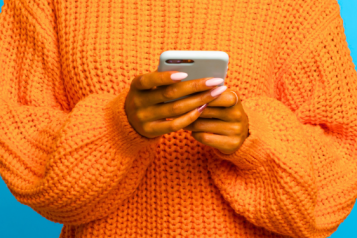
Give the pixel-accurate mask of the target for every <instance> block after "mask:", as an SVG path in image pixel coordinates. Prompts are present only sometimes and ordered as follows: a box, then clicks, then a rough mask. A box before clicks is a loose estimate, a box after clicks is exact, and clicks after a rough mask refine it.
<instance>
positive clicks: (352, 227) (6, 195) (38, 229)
mask: <svg viewBox="0 0 357 238" xmlns="http://www.w3.org/2000/svg"><path fill="white" fill-rule="evenodd" d="M338 3H339V4H340V8H341V16H342V19H343V22H344V28H345V34H346V37H347V43H348V47H349V49H350V50H351V56H352V58H353V62H354V64H355V65H356V60H357V26H356V24H357V14H356V12H357V1H356V0H338ZM3 5H4V2H3V0H0V7H2V6H3ZM0 12H1V11H0ZM356 176H357V175H356ZM355 207H356V206H355ZM0 212H1V214H0V232H1V234H0V237H1V238H20V237H29V238H32V237H33V238H35V237H36V238H42V237H45V238H58V237H59V235H60V233H61V229H62V225H61V224H58V223H54V222H51V221H49V220H47V219H45V218H43V217H42V216H40V215H39V214H37V213H36V212H35V211H33V210H32V209H31V208H30V207H28V206H25V205H22V204H21V203H19V202H17V200H16V199H15V198H14V196H13V195H12V194H11V193H10V191H9V190H8V189H7V187H6V184H5V183H4V181H3V180H2V179H1V178H0ZM356 226H357V208H354V209H353V210H352V212H351V214H350V215H349V216H348V217H347V219H346V220H345V221H344V222H343V223H342V224H341V225H340V226H339V228H338V229H337V231H336V232H335V233H334V234H333V235H332V236H330V237H331V238H342V237H343V238H350V237H351V238H352V237H357V229H356Z"/></svg>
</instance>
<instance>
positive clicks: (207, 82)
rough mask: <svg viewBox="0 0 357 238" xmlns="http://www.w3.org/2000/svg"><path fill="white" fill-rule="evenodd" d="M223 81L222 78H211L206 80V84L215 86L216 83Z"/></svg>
mask: <svg viewBox="0 0 357 238" xmlns="http://www.w3.org/2000/svg"><path fill="white" fill-rule="evenodd" d="M223 81H224V80H223V79H222V78H213V79H210V80H207V81H206V86H216V85H218V84H221V83H223Z"/></svg>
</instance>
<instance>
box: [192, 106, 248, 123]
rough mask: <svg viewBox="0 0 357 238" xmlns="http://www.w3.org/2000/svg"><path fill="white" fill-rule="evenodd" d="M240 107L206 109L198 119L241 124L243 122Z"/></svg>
mask: <svg viewBox="0 0 357 238" xmlns="http://www.w3.org/2000/svg"><path fill="white" fill-rule="evenodd" d="M242 111H243V108H242V106H241V105H237V106H234V107H229V108H225V107H224V108H223V107H206V108H205V110H203V112H202V114H201V115H200V116H199V118H212V119H219V120H222V121H225V122H241V121H242V120H243V113H242Z"/></svg>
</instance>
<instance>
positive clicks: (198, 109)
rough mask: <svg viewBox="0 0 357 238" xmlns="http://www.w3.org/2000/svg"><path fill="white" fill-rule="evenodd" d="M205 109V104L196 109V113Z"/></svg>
mask: <svg viewBox="0 0 357 238" xmlns="http://www.w3.org/2000/svg"><path fill="white" fill-rule="evenodd" d="M206 107H207V103H206V104H203V105H202V106H200V107H198V108H197V111H198V112H199V113H201V112H202V111H203V110H204V109H205V108H206Z"/></svg>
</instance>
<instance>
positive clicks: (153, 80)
mask: <svg viewBox="0 0 357 238" xmlns="http://www.w3.org/2000/svg"><path fill="white" fill-rule="evenodd" d="M176 73H180V72H178V71H164V72H158V71H157V70H156V71H154V72H150V73H146V74H141V75H138V76H136V77H135V78H134V79H133V81H132V82H131V87H134V89H136V90H149V89H152V88H154V87H157V86H162V85H170V84H174V83H177V82H178V81H179V80H173V79H171V75H173V74H176ZM186 77H187V75H186ZM182 79H183V78H182ZM182 79H181V80H182Z"/></svg>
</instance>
